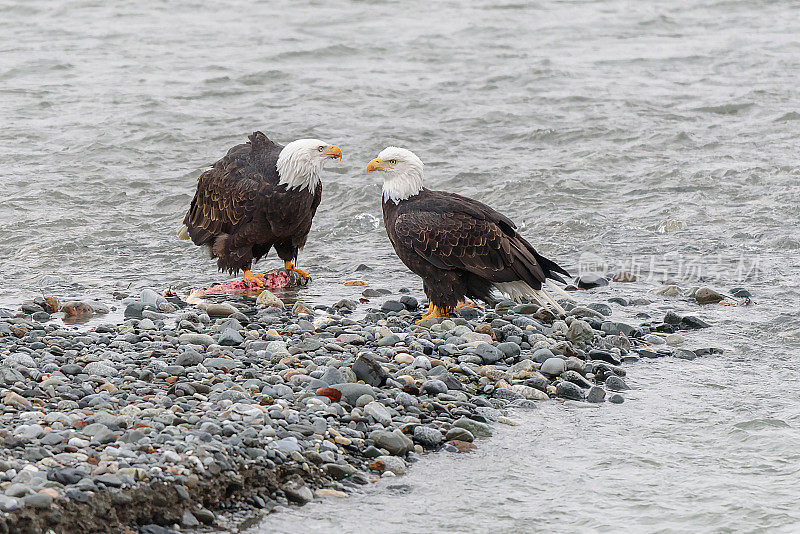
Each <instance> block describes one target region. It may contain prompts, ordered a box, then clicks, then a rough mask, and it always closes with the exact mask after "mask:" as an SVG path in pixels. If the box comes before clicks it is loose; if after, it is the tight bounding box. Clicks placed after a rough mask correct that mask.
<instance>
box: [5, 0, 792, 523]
mask: <svg viewBox="0 0 800 534" xmlns="http://www.w3.org/2000/svg"><path fill="white" fill-rule="evenodd" d="M0 14H2V16H0V118H2V119H3V120H2V122H3V128H2V129H0V171H1V172H2V178H3V180H2V181H3V185H2V188H0V191H2V198H3V201H2V204H1V205H0V228H2V231H0V266H1V267H2V271H1V272H2V275H3V281H2V283H0V303H3V304H9V305H10V304H16V303H18V302H19V301H21V300H22V299H24V298H30V297H32V296H33V295H35V294H38V293H39V292H41V291H44V292H46V293H48V294H57V295H59V296H69V295H74V296H81V297H103V298H107V296H108V294H109V293H110V290H111V289H114V288H128V287H129V288H130V289H131V290H132V291H133V290H136V289H139V288H141V287H145V286H151V285H152V286H156V287H159V288H164V287H166V286H169V285H175V286H179V287H181V286H185V285H187V284H188V285H191V286H200V285H207V284H208V283H210V282H212V281H219V280H222V279H224V277H223V276H221V275H219V274H218V273H216V272H215V270H214V268H213V265H212V263H211V262H210V261H209V260H208V259H207V258H206V256H205V255H204V253H203V252H202V251H201V250H199V249H197V248H196V247H193V246H190V245H188V244H187V243H186V242H179V241H177V240H176V239H175V237H174V236H175V231H176V230H177V227H178V223H179V221H180V219H181V218H182V217H183V214H184V212H185V209H186V208H187V207H188V204H189V202H190V200H191V195H192V193H193V191H192V189H193V187H194V184H195V178H196V177H197V176H198V175H199V174H200V172H202V170H203V169H204V168H206V167H207V166H208V165H210V164H211V163H213V162H214V161H215V160H216V159H218V158H219V157H220V156H221V155H223V154H224V153H225V151H226V150H227V148H228V147H230V146H232V145H233V144H236V143H239V142H242V141H243V140H244V139H245V138H246V135H247V134H248V133H250V132H251V131H253V130H255V129H261V130H263V131H264V132H265V133H267V134H268V135H269V136H270V137H274V138H275V139H276V140H278V141H280V142H287V141H289V140H292V139H295V138H298V137H311V136H313V137H319V138H321V139H325V140H327V141H329V142H333V143H336V144H339V145H340V146H341V147H342V149H343V151H344V154H345V157H344V161H343V162H342V163H341V164H333V165H329V166H328V169H326V171H325V173H324V175H323V181H324V184H325V185H324V194H323V203H322V205H321V206H320V209H319V212H318V214H317V217H316V218H315V221H314V228H313V230H312V234H311V236H310V239H309V243H308V246H307V247H306V250H305V251H304V252H303V253H302V255H301V257H300V266H301V267H304V268H306V269H308V270H310V271H311V272H312V274H314V282H313V284H312V286H311V287H309V288H308V289H305V290H301V291H300V292H299V294H298V298H299V299H300V300H303V301H306V302H309V303H332V302H334V301H335V300H338V299H339V298H341V297H350V298H353V297H357V296H359V295H360V289H362V288H357V287H355V288H348V287H344V286H342V285H341V282H342V281H344V280H346V279H350V278H356V277H357V278H363V279H366V280H367V281H369V282H371V283H372V285H373V286H383V287H389V288H392V289H397V288H399V287H401V286H408V287H410V288H411V289H412V290H413V291H414V292H415V293H417V294H418V293H419V290H420V283H419V281H418V280H417V279H415V278H414V277H413V276H411V275H410V274H409V273H407V271H406V269H405V268H404V267H403V266H402V264H400V262H399V261H398V260H397V259H396V258H395V256H394V254H393V252H392V250H391V247H390V245H389V243H388V241H387V239H386V236H385V233H384V231H383V230H382V227H381V222H380V216H381V215H380V201H379V195H380V186H379V185H378V183H377V180H379V178H378V177H373V176H365V174H364V172H363V168H364V166H365V164H366V162H367V161H369V160H370V159H371V158H373V157H374V156H375V155H376V154H377V153H378V152H379V151H380V150H381V149H382V148H383V147H384V146H386V145H388V144H397V145H400V146H406V147H408V148H410V149H412V150H414V151H415V152H416V153H417V154H418V155H419V156H420V157H421V158H422V159H423V161H425V162H426V181H427V184H428V186H429V187H434V188H442V189H449V190H455V191H459V192H461V193H464V194H468V195H470V196H474V197H476V198H478V199H480V200H483V201H485V202H488V203H490V204H492V205H493V206H496V207H498V208H500V209H501V210H502V211H503V212H504V213H506V214H507V215H509V216H510V217H512V218H513V219H514V220H515V221H517V223H518V225H519V226H520V228H521V229H522V231H523V233H524V234H525V235H526V236H528V237H529V238H530V239H531V241H533V242H534V243H535V244H536V245H537V246H538V247H539V249H540V250H541V251H542V252H543V253H545V254H546V255H549V256H552V257H554V258H556V259H557V260H559V262H560V263H562V264H563V265H564V266H565V267H567V268H568V269H569V270H570V271H572V272H576V273H577V272H580V271H581V270H592V269H593V268H600V269H603V270H605V269H609V270H612V269H614V268H617V267H620V266H621V267H624V268H632V269H634V270H636V271H637V272H639V273H640V275H641V281H640V282H638V283H636V284H632V285H628V286H625V287H621V288H620V287H619V286H617V287H615V288H612V289H610V290H608V291H605V292H601V293H599V294H597V295H593V296H591V297H589V296H587V297H586V298H587V299H591V300H602V299H604V298H607V297H609V296H612V295H619V294H622V295H629V296H639V295H641V293H642V292H643V291H645V290H648V289H650V288H652V287H655V286H656V285H657V284H659V283H660V281H661V280H662V279H664V278H669V279H674V280H677V281H679V282H680V283H681V285H683V286H691V285H695V284H709V285H712V286H714V287H718V288H721V289H729V288H730V287H733V286H742V285H743V286H746V287H748V288H750V289H751V291H753V293H754V295H755V298H754V300H755V301H756V305H755V306H752V307H746V308H745V307H741V308H716V307H712V308H708V307H706V308H703V309H698V307H697V306H696V305H693V304H692V303H690V302H688V301H682V300H680V299H678V300H676V299H662V298H660V297H653V300H654V301H655V302H654V304H652V305H650V306H647V307H641V308H638V309H635V310H631V309H627V310H625V309H621V308H619V307H616V306H615V310H614V313H615V316H620V317H621V318H629V317H630V315H631V314H634V313H637V312H640V311H645V312H648V313H651V314H653V315H654V316H658V315H660V314H663V312H664V309H666V308H665V307H666V306H676V307H678V308H679V310H680V311H682V312H689V311H691V312H692V313H697V314H700V315H701V316H703V317H704V318H705V319H707V320H708V321H709V322H712V323H713V324H714V328H713V329H711V330H709V331H705V332H703V333H701V334H696V335H694V336H692V337H690V338H689V340H688V341H687V346H689V347H693V346H702V345H718V346H725V347H727V348H729V349H730V350H729V351H728V352H727V353H726V354H725V355H723V356H721V357H716V358H706V359H702V360H696V361H693V362H683V361H676V360H671V359H669V360H662V361H657V362H643V363H641V364H637V365H636V366H632V367H631V368H630V369H629V376H630V382H632V383H633V384H634V385H635V386H636V390H635V391H634V392H632V393H631V394H630V395H628V401H627V402H626V403H625V404H624V405H622V406H603V407H601V408H599V409H580V408H577V407H574V406H562V405H559V404H556V403H550V404H548V405H545V406H543V407H542V408H541V409H540V410H537V411H536V412H533V413H529V412H526V413H518V414H516V415H515V417H516V418H517V419H519V420H520V421H521V422H522V425H521V426H518V427H509V428H505V427H501V428H499V429H498V435H497V436H496V437H495V438H494V439H492V440H490V441H488V442H485V443H482V444H481V447H480V449H479V452H478V453H477V454H475V455H472V456H467V457H462V456H459V457H457V458H456V457H452V456H450V455H446V454H445V455H436V456H433V457H430V458H425V459H424V460H422V461H421V462H419V463H418V464H416V465H415V467H414V469H412V470H411V472H410V474H409V475H408V476H406V477H405V478H402V479H398V480H395V481H391V482H390V483H385V482H381V483H379V484H377V485H376V486H375V487H373V488H370V489H369V491H367V493H366V494H365V495H363V496H360V497H352V498H350V499H346V500H344V501H338V500H337V501H335V502H326V503H323V504H316V505H313V506H309V507H305V508H303V509H300V510H292V511H290V512H286V513H284V514H280V515H277V516H272V517H270V519H269V522H268V523H267V524H266V525H265V526H264V532H268V531H271V530H272V529H273V528H275V529H277V530H279V531H280V530H283V531H291V530H294V529H296V525H297V523H298V521H300V520H303V521H306V520H308V519H309V518H310V523H308V524H309V525H310V526H309V528H316V529H317V530H323V529H327V528H329V527H332V526H338V527H339V528H340V529H344V530H359V528H358V527H366V526H367V525H372V526H373V528H375V527H374V525H375V518H376V517H377V518H380V519H381V520H382V521H385V522H386V523H385V526H386V529H387V530H394V531H409V532H410V531H415V530H416V531H438V532H445V531H450V530H454V529H457V528H458V529H461V530H464V531H474V532H480V531H485V530H487V529H488V528H490V527H491V528H496V529H498V530H499V531H508V532H512V531H520V530H525V531H537V530H549V531H557V532H558V531H572V530H575V529H578V528H580V529H582V530H585V531H618V530H620V529H621V528H626V529H629V530H638V531H650V532H652V531H657V532H681V531H693V532H703V531H709V532H726V531H731V532H732V531H737V532H740V531H757V530H760V529H766V528H770V529H772V530H781V529H783V530H787V531H791V530H793V528H794V526H795V525H797V523H798V522H800V519H799V518H798V517H797V516H798V513H797V512H796V506H794V505H795V500H796V494H797V493H796V491H793V487H794V486H795V485H796V481H797V476H798V475H797V468H796V467H795V466H796V465H797V460H798V458H797V451H798V450H799V449H798V445H800V443H798V441H799V440H798V435H799V434H798V431H797V428H798V424H799V423H800V421H798V419H799V418H800V403H799V402H798V400H797V391H796V384H797V379H798V371H800V364H798V357H799V356H800V318H798V317H799V316H800V306H798V299H800V291H798V283H800V232H798V224H799V223H800V184H799V182H800V180H798V179H799V178H800V166H798V160H797V158H798V150H797V147H798V142H797V139H798V128H800V122H799V121H800V88H799V86H798V84H797V72H798V71H800V6H798V5H797V4H796V3H794V2H789V1H764V2H749V1H747V2H745V1H719V2H714V3H708V2H697V1H680V2H671V3H667V4H665V3H656V2H636V3H632V2H622V1H610V2H602V3H601V2H581V1H563V2H552V1H542V2H536V3H528V2H518V3H499V2H480V1H479V2H472V3H470V4H468V5H465V4H462V3H456V2H437V3H431V2H418V1H414V0H411V1H406V2H375V1H364V2H340V1H336V0H332V1H327V2H311V3H308V4H299V3H294V2H270V3H264V4H260V3H259V4H257V3H253V2H228V3H225V5H224V6H222V5H214V4H207V3H202V2H191V1H168V2H162V3H159V4H158V5H155V4H137V5H135V6H120V5H116V4H113V3H111V4H107V3H104V2H99V1H84V2H71V3H68V4H67V3H63V4H60V3H55V2H46V1H30V2H26V3H24V4H16V3H10V2H0ZM361 263H365V264H368V265H369V266H371V267H372V268H373V270H372V271H367V272H359V273H355V272H354V269H355V267H356V266H357V265H359V264H361ZM278 264H279V262H278V260H277V259H276V258H274V256H273V257H270V258H268V259H267V260H266V261H265V262H264V264H263V266H264V268H267V269H269V268H273V267H274V266H277V265H278ZM698 277H699V278H700V282H698V281H697V278H698ZM395 485H400V486H402V487H405V486H408V487H409V488H410V491H405V490H402V491H400V490H397V489H392V487H391V486H395ZM305 524H306V523H304V525H305Z"/></svg>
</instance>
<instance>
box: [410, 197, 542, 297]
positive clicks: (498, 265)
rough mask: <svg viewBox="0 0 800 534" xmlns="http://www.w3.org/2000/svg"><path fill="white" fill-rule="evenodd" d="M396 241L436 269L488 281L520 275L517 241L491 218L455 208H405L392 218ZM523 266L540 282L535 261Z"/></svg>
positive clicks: (510, 278) (513, 277)
mask: <svg viewBox="0 0 800 534" xmlns="http://www.w3.org/2000/svg"><path fill="white" fill-rule="evenodd" d="M395 235H396V239H397V240H398V242H399V243H398V244H400V245H401V246H403V247H404V248H407V249H411V250H413V251H414V252H416V253H417V254H418V255H419V256H421V257H422V258H424V259H425V260H426V261H428V262H430V263H432V264H433V265H434V266H436V267H438V268H440V269H461V270H465V271H469V272H471V273H474V274H477V275H479V276H481V277H482V278H486V279H487V280H490V281H492V282H509V281H512V280H519V279H523V276H522V274H523V273H521V272H517V271H521V270H522V269H520V267H523V268H524V267H526V266H524V265H522V264H521V263H522V262H521V260H522V258H520V256H521V254H520V252H521V251H520V250H519V245H520V244H519V243H516V242H515V241H516V240H515V239H513V238H510V237H509V236H508V235H506V234H505V233H504V232H503V230H502V229H501V228H500V227H499V226H498V225H497V224H495V223H494V222H492V221H489V220H486V219H478V218H475V217H473V216H471V215H469V214H466V213H459V212H443V213H437V212H431V211H417V212H407V213H403V214H401V215H400V216H398V218H397V221H396V222H395ZM526 263H529V265H527V267H528V268H527V269H525V270H529V271H531V272H530V275H532V276H533V277H534V278H535V279H536V280H538V281H539V282H540V283H541V282H543V281H544V278H545V276H544V272H542V269H541V267H539V265H538V264H537V263H536V262H535V260H534V262H533V263H530V262H526Z"/></svg>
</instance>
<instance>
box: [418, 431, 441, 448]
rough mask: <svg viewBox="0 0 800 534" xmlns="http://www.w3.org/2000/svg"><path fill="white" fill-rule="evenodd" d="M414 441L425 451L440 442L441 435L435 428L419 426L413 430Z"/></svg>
mask: <svg viewBox="0 0 800 534" xmlns="http://www.w3.org/2000/svg"><path fill="white" fill-rule="evenodd" d="M414 439H415V440H417V442H419V443H420V445H422V446H423V447H425V448H426V449H433V448H435V447H437V446H439V444H440V443H441V442H442V433H441V432H439V431H438V430H436V429H435V428H431V427H429V426H422V425H419V426H417V427H415V428H414Z"/></svg>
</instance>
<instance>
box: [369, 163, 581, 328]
mask: <svg viewBox="0 0 800 534" xmlns="http://www.w3.org/2000/svg"><path fill="white" fill-rule="evenodd" d="M422 167H423V164H422V161H421V160H420V159H419V158H418V157H417V156H416V155H415V154H414V153H413V152H411V151H410V150H406V149H404V148H397V147H387V148H386V149H384V150H383V151H382V152H381V153H380V154H379V155H378V157H377V158H375V159H373V160H372V161H370V162H369V164H368V165H367V172H371V171H383V172H384V179H383V221H384V224H385V225H386V232H387V234H388V235H389V240H390V241H391V242H392V246H393V247H394V250H395V252H397V255H398V257H399V258H400V260H401V261H402V262H403V263H404V264H406V266H407V267H408V268H409V269H411V270H412V271H413V272H414V273H416V274H417V275H419V276H420V277H421V278H422V287H423V290H424V291H425V294H426V295H427V296H428V299H429V300H430V303H431V307H430V308H429V309H428V312H427V313H426V314H425V315H423V319H426V318H431V317H442V316H445V315H447V314H449V312H451V311H452V310H453V309H454V308H455V307H456V306H457V305H458V304H459V302H460V301H462V300H463V299H464V298H465V297H470V298H477V299H480V300H483V301H484V302H489V303H492V302H494V299H493V298H492V295H491V293H492V289H493V288H496V289H498V290H499V291H500V292H501V293H504V294H506V295H508V296H509V297H511V298H512V299H514V300H521V299H522V298H523V297H527V298H531V299H533V300H535V301H537V302H539V303H540V304H541V305H543V306H544V307H546V308H550V307H553V308H555V309H556V310H557V311H558V312H561V313H563V311H564V310H563V309H562V308H561V306H559V305H558V303H557V302H556V301H555V299H553V298H552V296H550V295H549V294H548V293H546V292H545V291H544V289H543V287H542V285H543V284H544V283H545V282H547V281H548V279H551V280H557V281H559V282H562V283H566V282H565V281H564V280H563V278H561V276H560V275H561V274H563V275H565V276H569V273H567V271H566V270H564V269H563V268H561V267H560V266H559V265H558V264H556V263H555V262H554V261H552V260H549V259H547V258H545V257H544V256H542V255H541V254H539V253H538V252H536V250H534V248H533V246H531V244H530V243H528V242H527V241H526V240H525V238H523V237H522V236H521V235H519V234H518V233H517V231H516V225H515V224H514V223H513V222H512V221H511V220H510V219H509V218H508V217H506V216H505V215H503V214H502V213H498V212H497V211H495V210H493V209H492V208H490V207H489V206H487V205H485V204H482V203H481V202H478V201H476V200H473V199H471V198H467V197H463V196H461V195H457V194H454V193H447V192H444V191H432V190H430V189H427V188H425V187H423V186H422ZM551 283H552V282H551ZM556 288H557V286H554V289H556ZM556 290H557V291H559V292H560V291H561V289H560V288H557V289H556Z"/></svg>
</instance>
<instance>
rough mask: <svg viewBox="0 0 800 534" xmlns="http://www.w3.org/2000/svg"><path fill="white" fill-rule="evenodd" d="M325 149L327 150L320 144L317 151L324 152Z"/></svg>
mask: <svg viewBox="0 0 800 534" xmlns="http://www.w3.org/2000/svg"><path fill="white" fill-rule="evenodd" d="M323 150H325V147H324V146H318V147H317V152H322V151H323Z"/></svg>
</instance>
